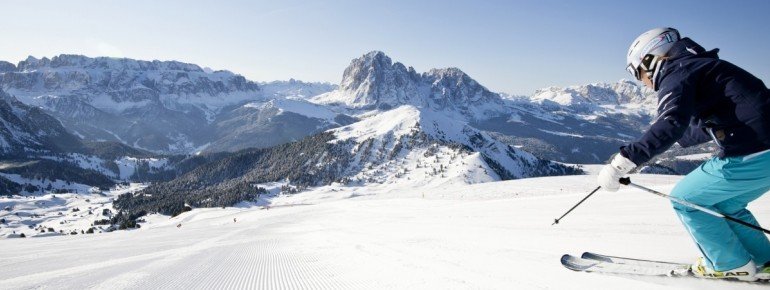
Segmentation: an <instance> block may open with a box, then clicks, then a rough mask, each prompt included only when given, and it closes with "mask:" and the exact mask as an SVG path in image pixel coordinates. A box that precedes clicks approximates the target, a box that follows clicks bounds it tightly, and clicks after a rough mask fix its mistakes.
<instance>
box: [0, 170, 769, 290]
mask: <svg viewBox="0 0 770 290" xmlns="http://www.w3.org/2000/svg"><path fill="white" fill-rule="evenodd" d="M632 178H633V179H634V182H636V183H638V184H642V185H647V186H650V187H653V188H655V189H659V190H662V191H668V190H670V189H671V187H672V186H673V184H674V183H675V182H676V181H677V180H678V179H679V178H681V177H676V176H662V175H634V176H633V177H632ZM594 187H595V179H594V177H593V176H566V177H546V178H532V179H522V180H515V181H505V182H491V183H483V184H475V185H457V184H452V185H451V186H448V187H443V188H442V187H438V188H426V187H421V188H410V189H400V190H394V189H393V188H391V187H387V186H382V187H369V188H367V189H360V188H358V189H357V188H345V187H324V188H319V189H316V190H314V191H311V192H306V193H301V194H297V195H292V196H279V197H276V198H275V199H273V200H272V206H271V207H269V208H265V207H261V206H259V207H257V206H254V207H234V208H226V209H221V208H217V209H195V210H193V211H191V212H187V213H184V214H182V215H180V216H177V217H174V218H171V219H168V218H166V217H162V216H152V217H148V222H149V224H148V225H146V226H143V227H142V228H141V229H138V230H132V231H119V232H113V233H108V234H99V235H76V236H55V237H46V238H27V239H4V240H0V249H2V250H1V251H2V254H0V268H1V269H3V270H2V271H0V281H1V282H0V288H3V289H28V288H55V289H83V288H100V289H104V288H109V289H125V288H130V289H189V288H193V289H222V288H227V289H380V288H387V289H620V288H622V289H754V288H757V289H758V288H760V287H763V286H759V285H751V284H745V283H739V282H725V281H705V280H698V279H694V278H657V277H636V276H609V275H600V274H588V273H578V272H572V271H570V270H566V269H564V268H563V267H562V266H561V265H560V264H559V258H560V257H561V255H562V254H564V253H572V254H580V253H581V252H582V251H595V252H599V253H605V254H613V255H623V256H634V257H641V258H648V259H663V260H671V261H679V262H689V261H691V260H694V259H695V257H697V255H698V251H697V250H696V248H695V246H694V245H693V243H692V241H691V240H690V238H689V237H688V236H687V234H686V233H685V231H684V229H683V228H682V226H681V225H680V224H679V221H678V220H677V219H676V217H675V215H674V213H673V211H672V210H671V208H670V205H669V203H668V201H667V200H665V199H662V198H660V197H656V196H654V195H651V194H649V193H645V192H641V191H638V190H634V189H623V190H621V191H620V192H618V193H607V192H600V193H598V194H596V195H595V196H593V197H591V199H589V200H588V201H586V202H585V203H584V204H583V205H581V207H579V208H578V209H576V210H575V211H574V212H573V213H571V214H570V215H569V216H567V217H566V218H565V219H563V220H562V222H561V223H560V224H559V225H555V226H552V225H551V223H552V222H553V220H554V218H557V217H559V216H560V215H561V214H562V213H564V211H566V210H567V209H569V208H570V207H571V206H572V205H574V204H575V203H576V202H577V201H579V200H580V199H581V198H582V197H583V196H585V195H586V194H587V193H588V192H589V191H590V190H592V189H593V188H594ZM750 209H752V210H753V212H754V213H755V215H756V216H757V218H758V219H759V220H760V221H764V222H765V224H770V199H769V198H768V197H763V198H761V199H759V200H758V201H756V202H754V203H753V204H752V205H751V207H750ZM180 225H181V226H180Z"/></svg>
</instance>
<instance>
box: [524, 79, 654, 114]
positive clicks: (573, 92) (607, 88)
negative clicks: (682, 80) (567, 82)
mask: <svg viewBox="0 0 770 290" xmlns="http://www.w3.org/2000/svg"><path fill="white" fill-rule="evenodd" d="M529 99H530V100H531V101H533V102H535V103H539V104H541V105H544V106H554V105H557V106H562V107H567V108H570V109H573V110H576V111H578V112H580V113H591V112H595V111H602V110H612V109H616V110H617V109H620V108H628V110H626V112H627V113H628V112H633V111H642V112H645V113H647V114H652V113H654V112H655V110H656V109H657V98H656V94H655V92H654V91H652V90H651V89H648V88H646V87H640V86H639V85H637V84H635V83H634V82H631V81H628V80H620V81H619V82H617V83H612V84H607V83H596V84H589V85H583V86H570V87H566V88H560V87H548V88H545V89H540V90H537V91H536V92H535V93H534V94H533V95H532V96H531V97H530V98H529ZM517 100H519V101H521V100H522V99H521V98H517ZM554 103H555V104H554Z"/></svg>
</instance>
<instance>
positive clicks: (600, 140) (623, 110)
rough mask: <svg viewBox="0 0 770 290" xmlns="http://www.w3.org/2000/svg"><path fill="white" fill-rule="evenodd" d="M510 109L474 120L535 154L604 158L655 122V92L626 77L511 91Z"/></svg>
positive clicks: (569, 159) (569, 158) (576, 159)
mask: <svg viewBox="0 0 770 290" xmlns="http://www.w3.org/2000/svg"><path fill="white" fill-rule="evenodd" d="M504 100H505V102H506V105H507V108H508V109H509V111H508V113H507V114H506V115H503V116H500V117H493V118H490V119H488V120H482V121H477V122H474V123H473V126H474V127H476V128H479V129H481V130H485V131H488V132H490V134H492V135H493V136H494V137H495V138H497V139H499V140H501V141H503V142H505V143H507V144H510V145H513V146H515V147H519V148H522V149H524V150H527V151H530V152H532V153H534V154H535V155H537V156H539V157H542V158H546V159H550V160H557V161H562V162H569V163H602V162H604V161H605V160H606V159H607V158H608V157H609V156H610V155H611V154H613V153H616V152H617V150H618V148H619V147H620V146H622V145H624V144H627V143H628V142H630V141H633V140H634V139H635V138H636V137H637V136H640V135H641V133H642V132H643V131H644V130H645V129H646V128H647V127H649V125H650V122H651V121H652V119H653V116H654V115H655V109H656V108H655V106H656V104H655V102H656V100H657V98H656V96H655V93H654V92H652V91H651V90H648V89H643V88H642V87H640V86H639V85H637V84H635V83H633V82H630V81H626V80H621V81H619V82H617V83H612V84H603V83H599V84H589V85H581V86H571V87H566V88H560V87H549V88H545V89H541V90H538V91H537V92H536V93H535V94H533V95H532V96H529V97H520V96H519V97H517V96H506V98H505V99H504Z"/></svg>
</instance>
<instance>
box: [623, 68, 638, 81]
mask: <svg viewBox="0 0 770 290" xmlns="http://www.w3.org/2000/svg"><path fill="white" fill-rule="evenodd" d="M626 70H627V71H628V73H630V74H631V76H633V77H634V79H636V80H637V81H639V80H641V78H640V75H639V69H638V68H637V67H634V65H633V64H628V66H627V67H626Z"/></svg>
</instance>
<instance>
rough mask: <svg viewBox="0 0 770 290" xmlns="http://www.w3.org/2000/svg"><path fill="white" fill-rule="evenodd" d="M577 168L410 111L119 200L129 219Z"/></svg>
mask: <svg viewBox="0 0 770 290" xmlns="http://www.w3.org/2000/svg"><path fill="white" fill-rule="evenodd" d="M580 172H581V171H580V170H579V169H576V168H573V167H568V166H564V165H561V164H557V163H553V162H550V161H546V160H542V159H538V158H536V157H534V156H532V155H531V154H529V153H526V152H523V151H521V150H518V149H515V148H512V147H510V146H506V145H503V144H502V143H500V142H497V141H495V140H494V139H492V138H490V137H489V136H487V135H486V134H484V133H482V132H479V131H478V130H475V129H473V128H472V127H470V126H468V125H467V123H465V122H462V121H457V120H454V119H452V118H450V117H447V116H445V115H442V114H440V113H436V112H433V111H423V110H420V109H418V108H415V107H413V106H409V105H405V106H401V107H398V108H395V109H392V110H389V111H386V112H382V113H380V114H374V115H372V116H370V117H368V118H365V119H363V120H361V121H359V122H356V123H353V124H350V125H347V126H343V127H340V128H336V129H332V130H329V131H326V132H324V133H322V134H318V135H314V136H311V137H308V138H305V139H303V140H301V141H298V142H293V143H289V144H284V145H279V146H276V147H273V148H269V149H250V150H244V151H241V152H238V153H235V154H233V155H231V156H228V157H225V158H224V159H221V160H218V161H215V162H210V163H207V164H204V165H202V166H200V167H198V168H196V169H195V170H193V171H191V172H189V173H188V174H185V175H183V176H181V177H179V178H177V179H175V180H172V181H170V182H166V183H160V184H154V185H151V186H150V187H148V188H147V189H145V190H144V191H143V192H142V193H140V194H137V195H125V196H121V198H120V199H118V200H117V201H116V202H115V205H116V207H117V208H118V209H121V210H124V211H126V212H128V213H137V212H147V213H152V212H160V213H163V214H171V215H174V214H178V213H179V211H180V210H181V209H182V208H183V207H184V204H189V205H192V206H229V205H232V202H233V200H234V199H227V200H222V199H219V198H216V197H217V196H230V195H231V193H234V192H235V193H238V194H243V196H242V197H249V198H251V197H253V196H255V195H257V194H258V193H257V187H258V185H260V184H267V183H271V182H281V183H283V184H284V186H286V187H288V188H294V189H300V190H301V189H305V188H308V187H317V186H324V185H330V184H337V183H339V184H345V185H347V186H351V187H367V186H373V185H387V186H426V185H434V186H435V185H439V184H453V183H460V184H466V183H479V182H489V181H496V180H505V179H515V178H524V177H534V176H545V175H563V174H578V173H580Z"/></svg>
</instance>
